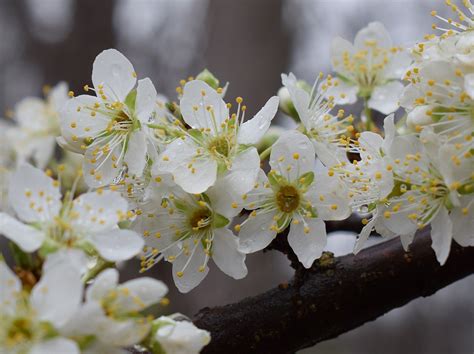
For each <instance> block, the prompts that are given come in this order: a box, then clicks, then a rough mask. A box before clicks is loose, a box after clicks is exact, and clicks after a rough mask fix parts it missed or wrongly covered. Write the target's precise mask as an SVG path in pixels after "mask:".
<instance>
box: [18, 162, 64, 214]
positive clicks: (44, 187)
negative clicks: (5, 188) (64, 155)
mask: <svg viewBox="0 0 474 354" xmlns="http://www.w3.org/2000/svg"><path fill="white" fill-rule="evenodd" d="M53 183H54V182H53V179H52V178H50V177H48V176H46V174H45V173H44V172H43V171H41V170H40V169H37V168H34V167H33V166H31V165H22V166H20V167H19V168H18V170H17V171H16V172H15V173H14V174H13V176H12V178H11V180H10V189H9V199H10V205H11V206H12V207H13V209H14V210H15V212H16V214H17V215H18V217H19V218H20V219H21V220H23V221H25V222H35V221H46V220H50V219H51V217H54V216H56V215H57V214H58V213H59V209H60V208H61V194H60V192H59V188H58V187H55V186H54V184H53ZM32 203H34V204H32ZM32 206H33V207H32Z"/></svg>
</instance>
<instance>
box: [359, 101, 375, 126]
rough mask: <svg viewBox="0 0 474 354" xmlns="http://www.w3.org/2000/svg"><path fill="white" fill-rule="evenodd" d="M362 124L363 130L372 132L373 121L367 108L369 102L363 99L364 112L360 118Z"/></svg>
mask: <svg viewBox="0 0 474 354" xmlns="http://www.w3.org/2000/svg"><path fill="white" fill-rule="evenodd" d="M361 120H362V124H363V125H364V126H365V130H367V131H372V130H373V128H374V127H375V124H374V121H373V119H372V110H371V109H370V108H369V100H368V99H367V98H365V99H364V112H363V114H362V116H361Z"/></svg>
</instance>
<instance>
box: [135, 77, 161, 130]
mask: <svg viewBox="0 0 474 354" xmlns="http://www.w3.org/2000/svg"><path fill="white" fill-rule="evenodd" d="M156 96H157V93H156V89H155V86H154V85H153V82H151V80H150V79H149V78H145V79H143V80H138V85H137V98H136V101H135V114H136V115H137V117H138V119H139V120H140V122H142V123H143V124H146V123H148V120H149V118H150V116H151V113H152V112H153V110H154V109H155V102H156Z"/></svg>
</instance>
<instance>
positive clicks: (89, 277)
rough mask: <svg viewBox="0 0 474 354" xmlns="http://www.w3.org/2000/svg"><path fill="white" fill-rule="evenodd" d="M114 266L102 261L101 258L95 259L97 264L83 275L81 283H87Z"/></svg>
mask: <svg viewBox="0 0 474 354" xmlns="http://www.w3.org/2000/svg"><path fill="white" fill-rule="evenodd" d="M113 266H114V263H112V262H107V261H105V260H103V259H102V258H98V259H97V263H96V264H95V266H94V267H92V268H91V269H89V270H88V271H87V273H86V274H84V277H83V278H82V281H83V282H84V284H85V283H87V282H89V281H90V280H92V279H94V278H95V277H96V276H97V275H98V274H99V273H100V272H102V271H103V270H104V269H107V268H111V267H113Z"/></svg>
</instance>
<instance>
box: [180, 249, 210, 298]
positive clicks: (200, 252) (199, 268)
mask: <svg viewBox="0 0 474 354" xmlns="http://www.w3.org/2000/svg"><path fill="white" fill-rule="evenodd" d="M189 248H190V252H189V254H186V253H184V252H183V253H182V254H181V255H180V256H179V257H178V258H176V260H175V261H173V280H174V283H175V284H176V287H177V288H178V290H179V291H180V292H182V293H188V292H190V291H191V290H192V289H194V288H195V287H196V286H198V285H199V284H200V283H201V282H202V281H203V279H204V278H205V277H206V275H207V273H208V272H209V267H208V266H207V257H206V254H205V253H204V249H203V247H202V245H201V243H200V242H198V243H197V244H194V242H191V246H189Z"/></svg>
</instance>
